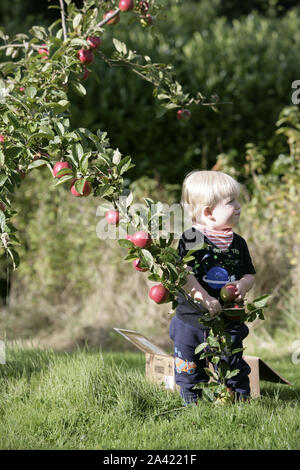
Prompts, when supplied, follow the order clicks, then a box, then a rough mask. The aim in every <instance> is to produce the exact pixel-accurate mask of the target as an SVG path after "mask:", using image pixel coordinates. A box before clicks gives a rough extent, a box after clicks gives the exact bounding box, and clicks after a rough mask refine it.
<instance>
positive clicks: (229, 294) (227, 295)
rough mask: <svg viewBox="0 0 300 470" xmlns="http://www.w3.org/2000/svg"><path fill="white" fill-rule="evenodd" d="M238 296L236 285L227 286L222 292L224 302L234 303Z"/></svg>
mask: <svg viewBox="0 0 300 470" xmlns="http://www.w3.org/2000/svg"><path fill="white" fill-rule="evenodd" d="M237 296H238V293H237V287H236V285H235V284H226V285H225V286H223V287H222V289H221V291H220V297H221V299H222V300H223V301H224V302H233V301H234V300H235V299H236V298H237Z"/></svg>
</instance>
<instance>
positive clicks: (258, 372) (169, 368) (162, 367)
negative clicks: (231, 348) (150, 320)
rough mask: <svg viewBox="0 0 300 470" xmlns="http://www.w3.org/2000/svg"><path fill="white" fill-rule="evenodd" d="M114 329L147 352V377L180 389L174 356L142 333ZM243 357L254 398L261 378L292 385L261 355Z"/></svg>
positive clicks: (257, 395)
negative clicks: (175, 371) (248, 368)
mask: <svg viewBox="0 0 300 470" xmlns="http://www.w3.org/2000/svg"><path fill="white" fill-rule="evenodd" d="M114 330H115V331H116V332H117V333H119V334H120V335H122V336H123V337H124V338H126V339H127V340H128V341H130V343H132V344H134V345H135V346H136V347H137V348H138V349H140V350H141V351H143V353H145V356H146V377H147V378H148V379H149V380H150V381H152V382H155V383H159V384H162V385H163V386H164V387H165V388H166V389H169V390H174V391H176V390H177V391H178V390H179V387H178V385H176V384H175V375H174V357H173V356H171V355H170V354H168V353H166V352H165V351H164V350H163V349H161V348H159V347H158V346H156V345H155V344H153V343H152V342H151V341H150V340H149V339H148V338H146V337H145V336H144V335H143V334H142V333H138V332H137V331H132V330H124V329H122V328H114ZM243 358H244V360H245V361H246V362H247V364H248V365H249V366H250V368H251V372H250V375H249V380H250V390H251V397H252V398H257V397H260V381H261V380H266V381H268V382H274V383H281V384H286V385H292V384H291V383H290V382H289V381H288V380H286V379H284V378H283V377H281V376H280V375H279V374H278V373H277V372H276V371H275V370H274V369H272V368H271V367H270V366H268V364H266V363H265V362H264V361H263V360H262V359H260V358H259V357H257V356H243ZM211 367H212V366H211Z"/></svg>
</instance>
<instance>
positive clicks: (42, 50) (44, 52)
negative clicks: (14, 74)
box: [38, 44, 49, 59]
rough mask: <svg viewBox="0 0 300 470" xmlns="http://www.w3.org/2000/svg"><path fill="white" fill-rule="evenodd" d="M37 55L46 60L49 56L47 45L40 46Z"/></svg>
mask: <svg viewBox="0 0 300 470" xmlns="http://www.w3.org/2000/svg"><path fill="white" fill-rule="evenodd" d="M38 53H39V54H40V55H42V56H43V59H47V57H48V55H49V49H48V47H47V44H42V46H41V47H40V48H39V49H38Z"/></svg>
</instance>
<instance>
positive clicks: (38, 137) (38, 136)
mask: <svg viewBox="0 0 300 470" xmlns="http://www.w3.org/2000/svg"><path fill="white" fill-rule="evenodd" d="M53 137H54V134H53V133H51V134H50V133H48V134H46V133H45V132H34V134H31V136H30V137H29V139H28V141H31V140H35V139H36V140H41V139H53Z"/></svg>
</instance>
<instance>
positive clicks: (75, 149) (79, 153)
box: [72, 143, 84, 162]
mask: <svg viewBox="0 0 300 470" xmlns="http://www.w3.org/2000/svg"><path fill="white" fill-rule="evenodd" d="M83 153H84V152H83V148H82V145H81V144H79V143H77V144H73V145H72V155H73V157H74V158H75V159H76V160H77V161H78V162H80V160H81V158H82V157H83Z"/></svg>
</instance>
